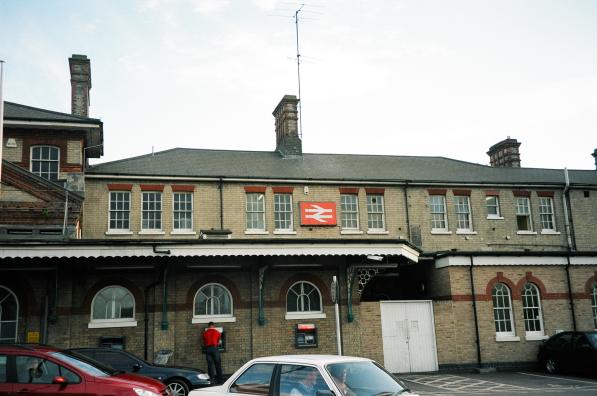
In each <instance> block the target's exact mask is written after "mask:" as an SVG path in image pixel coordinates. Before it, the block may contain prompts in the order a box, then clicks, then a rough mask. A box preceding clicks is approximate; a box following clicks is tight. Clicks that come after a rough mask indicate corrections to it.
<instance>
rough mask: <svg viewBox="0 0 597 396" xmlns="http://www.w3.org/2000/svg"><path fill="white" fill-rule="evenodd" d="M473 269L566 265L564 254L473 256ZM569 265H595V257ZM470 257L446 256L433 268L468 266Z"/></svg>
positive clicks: (596, 258) (436, 261)
mask: <svg viewBox="0 0 597 396" xmlns="http://www.w3.org/2000/svg"><path fill="white" fill-rule="evenodd" d="M473 263H474V265H475V267H477V266H484V265H567V260H566V252H561V255H560V256H541V253H540V252H537V255H535V256H526V255H525V256H499V255H495V256H475V255H473ZM570 264H571V265H597V256H579V257H570ZM470 265H471V262H470V256H469V255H462V256H446V257H441V258H439V259H437V260H435V268H445V267H457V266H470Z"/></svg>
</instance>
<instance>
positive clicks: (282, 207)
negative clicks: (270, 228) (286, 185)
mask: <svg viewBox="0 0 597 396" xmlns="http://www.w3.org/2000/svg"><path fill="white" fill-rule="evenodd" d="M274 227H275V228H276V230H285V231H291V230H292V229H293V225H292V194H274Z"/></svg>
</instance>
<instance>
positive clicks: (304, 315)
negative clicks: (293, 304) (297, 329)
mask: <svg viewBox="0 0 597 396" xmlns="http://www.w3.org/2000/svg"><path fill="white" fill-rule="evenodd" d="M325 318H326V315H325V313H323V312H286V316H285V319H286V320H301V319H325Z"/></svg>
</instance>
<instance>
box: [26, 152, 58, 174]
mask: <svg viewBox="0 0 597 396" xmlns="http://www.w3.org/2000/svg"><path fill="white" fill-rule="evenodd" d="M59 170H60V149H59V148H58V147H53V146H33V147H31V173H35V174H36V175H38V176H41V177H43V178H44V179H48V180H58V174H59Z"/></svg>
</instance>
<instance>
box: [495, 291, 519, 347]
mask: <svg viewBox="0 0 597 396" xmlns="http://www.w3.org/2000/svg"><path fill="white" fill-rule="evenodd" d="M491 298H492V300H493V319H494V322H495V332H496V335H497V336H498V337H499V336H514V335H515V331H514V323H513V320H512V317H513V316H512V299H511V298H510V289H508V286H506V285H505V284H503V283H496V285H495V286H494V287H493V290H492V293H491Z"/></svg>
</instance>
